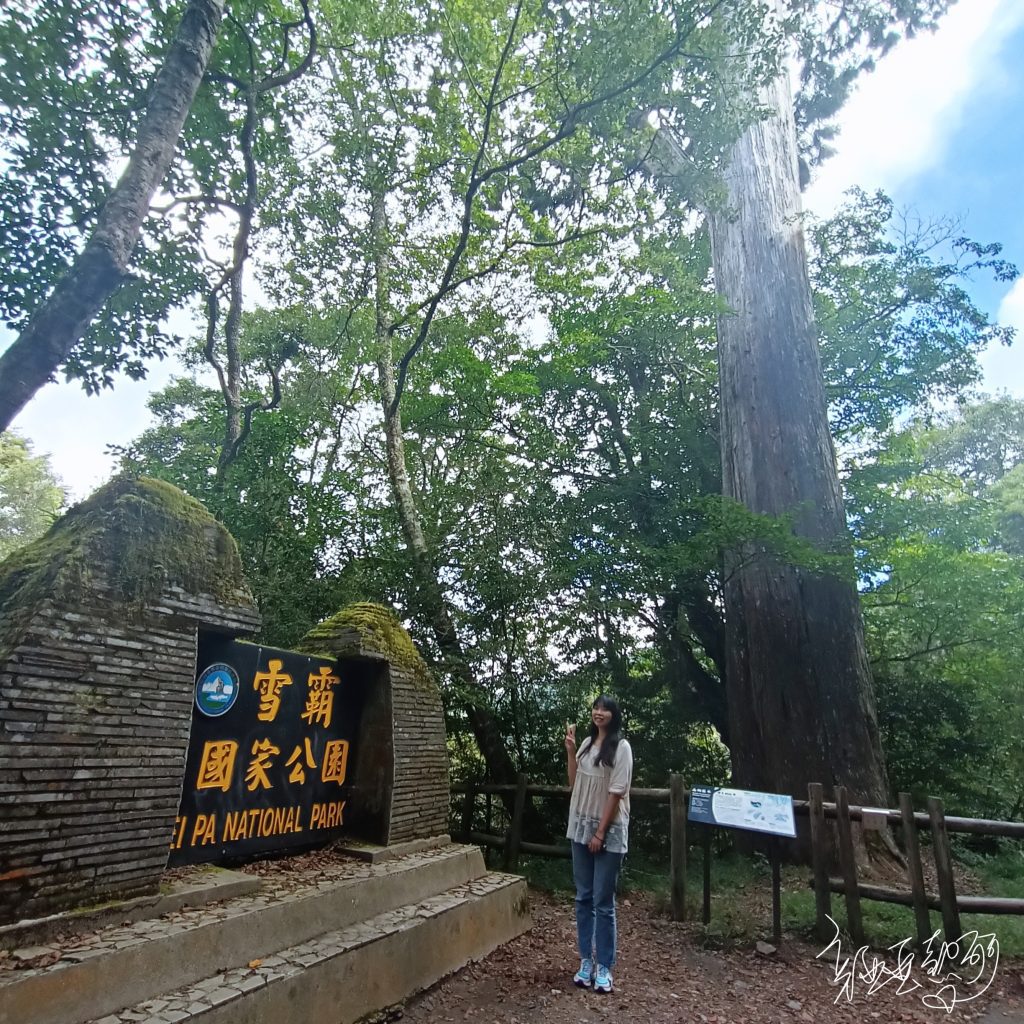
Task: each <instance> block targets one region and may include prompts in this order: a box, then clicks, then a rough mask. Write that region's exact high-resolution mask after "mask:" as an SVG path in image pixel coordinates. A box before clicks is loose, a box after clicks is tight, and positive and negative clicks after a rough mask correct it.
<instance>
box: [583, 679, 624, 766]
mask: <svg viewBox="0 0 1024 1024" xmlns="http://www.w3.org/2000/svg"><path fill="white" fill-rule="evenodd" d="M598 706H600V707H602V708H604V709H605V711H610V712H611V713H612V720H611V722H609V723H608V732H607V733H605V737H604V743H602V744H601V749H600V750H599V751H598V752H597V764H598V765H602V766H604V767H606V768H611V767H612V765H614V764H615V752H616V751H617V750H618V749H619V742H620V741H621V740H622V710H621V709H620V708H619V705H618V702H617V701H616V700H615V699H614V698H613V697H609V696H608V694H607V693H602V694H601V696H600V697H598V698H597V700H595V701H594V703H593V704H591V705H590V709H591V711H593V709H594V708H596V707H598ZM596 739H597V726H596V725H594V720H593V719H591V720H590V744H589V746H588V747H587V749H588V750H589V749H590V748H591V747H592V746H593V745H594V740H596Z"/></svg>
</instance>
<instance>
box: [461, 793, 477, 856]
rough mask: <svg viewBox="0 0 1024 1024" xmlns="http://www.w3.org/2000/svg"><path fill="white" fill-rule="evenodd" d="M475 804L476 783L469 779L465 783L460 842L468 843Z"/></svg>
mask: <svg viewBox="0 0 1024 1024" xmlns="http://www.w3.org/2000/svg"><path fill="white" fill-rule="evenodd" d="M475 803H476V783H475V782H474V781H473V780H472V779H470V780H469V781H467V783H466V795H465V797H464V798H463V803H462V841H463V842H464V843H468V842H469V841H470V833H471V832H472V831H473V807H474V805H475Z"/></svg>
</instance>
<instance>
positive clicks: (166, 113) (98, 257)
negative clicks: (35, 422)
mask: <svg viewBox="0 0 1024 1024" xmlns="http://www.w3.org/2000/svg"><path fill="white" fill-rule="evenodd" d="M223 13H224V0H191V2H190V3H189V5H188V7H187V8H186V9H185V13H184V16H183V17H182V19H181V24H180V25H179V26H178V30H177V33H176V34H175V37H174V41H173V42H172V44H171V47H170V49H169V50H168V52H167V57H166V59H165V61H164V64H163V66H162V67H161V69H160V71H159V72H158V73H157V76H156V79H155V81H154V83H153V89H152V95H151V98H150V100H149V103H148V105H147V107H146V113H145V115H144V117H143V119H142V123H141V124H140V126H139V133H138V137H137V138H136V140H135V148H134V150H133V151H132V155H131V159H130V160H129V163H128V167H127V168H126V169H125V172H124V174H123V175H122V176H121V179H120V181H118V183H117V185H116V186H115V187H114V189H113V191H112V192H111V193H110V196H109V197H108V198H107V201H106V202H105V203H104V205H103V209H102V210H101V211H100V214H99V218H98V220H97V223H96V228H95V230H94V231H93V233H92V235H91V237H90V238H89V240H88V242H86V245H85V248H84V249H83V250H82V252H81V254H80V255H79V256H78V258H77V259H76V260H75V262H74V263H73V264H72V265H71V267H70V268H69V269H68V270H67V272H66V273H65V274H64V276H63V277H62V278H61V279H60V280H59V281H58V282H57V285H56V286H55V288H54V289H53V291H52V292H51V294H50V296H49V297H48V298H47V299H46V300H45V301H44V302H43V303H42V304H41V305H40V306H39V308H38V309H37V310H36V311H35V312H34V313H33V315H32V317H31V319H30V320H29V322H28V323H27V324H26V325H25V328H24V330H22V332H21V333H20V334H19V335H18V337H17V338H16V339H15V341H14V342H13V343H12V344H11V346H10V347H9V348H8V349H7V351H6V352H4V353H3V355H2V356H0V430H5V429H6V428H7V427H8V426H9V425H10V423H11V421H12V420H13V419H14V418H15V416H17V415H18V413H19V412H20V411H21V410H22V409H23V408H24V407H25V405H26V404H27V403H28V401H29V400H30V399H31V398H32V396H33V395H34V394H35V393H36V392H37V391H38V390H39V389H40V388H41V387H42V386H43V385H44V384H45V383H46V382H47V381H48V380H50V378H51V377H52V376H53V374H54V373H56V371H57V370H58V369H59V368H60V366H61V364H62V363H63V362H64V361H65V360H66V359H67V357H68V354H69V353H70V352H71V350H72V349H73V348H74V346H75V345H76V344H77V342H78V341H79V340H81V338H82V336H83V335H84V334H85V332H86V331H87V330H88V329H89V325H90V324H91V323H92V321H93V319H94V318H95V317H96V314H97V313H99V311H100V310H101V309H102V308H103V305H104V303H105V302H106V301H107V300H108V299H109V298H110V296H111V295H112V294H113V293H114V291H115V290H116V289H117V287H118V286H119V285H120V283H121V281H122V280H123V278H124V275H125V272H126V271H127V269H128V264H129V260H130V259H131V254H132V250H133V249H134V248H135V245H136V243H137V242H138V238H139V232H140V230H141V228H142V222H143V220H144V219H145V217H146V214H147V212H148V210H149V205H150V202H151V201H152V198H153V195H154V193H155V192H156V190H157V188H158V187H159V186H160V182H161V181H163V179H164V177H165V176H166V174H167V171H168V169H169V168H170V166H171V161H172V159H173V157H174V150H175V147H176V146H177V144H178V139H179V137H180V136H181V130H182V127H183V126H184V124H185V118H186V117H187V116H188V112H189V109H190V108H191V106H192V101H193V99H194V98H195V94H196V90H197V89H198V88H199V83H200V82H201V81H202V79H203V74H204V73H205V71H206V66H207V64H208V63H209V60H210V54H211V53H212V52H213V47H214V43H215V42H216V38H217V30H218V28H219V26H220V21H221V17H222V16H223Z"/></svg>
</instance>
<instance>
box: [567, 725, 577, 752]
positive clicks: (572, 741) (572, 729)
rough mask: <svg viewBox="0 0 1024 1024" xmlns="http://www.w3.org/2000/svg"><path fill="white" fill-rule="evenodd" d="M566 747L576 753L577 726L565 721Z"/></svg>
mask: <svg viewBox="0 0 1024 1024" xmlns="http://www.w3.org/2000/svg"><path fill="white" fill-rule="evenodd" d="M565 749H566V750H568V751H569V753H570V754H575V753H576V726H575V725H570V724H569V723H568V722H566V723H565Z"/></svg>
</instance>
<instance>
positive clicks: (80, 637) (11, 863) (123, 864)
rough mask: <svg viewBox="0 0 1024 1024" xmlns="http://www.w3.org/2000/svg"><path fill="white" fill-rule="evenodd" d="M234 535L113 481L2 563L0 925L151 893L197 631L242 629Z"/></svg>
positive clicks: (144, 490) (136, 483) (139, 482)
mask: <svg viewBox="0 0 1024 1024" xmlns="http://www.w3.org/2000/svg"><path fill="white" fill-rule="evenodd" d="M258 625H259V616H258V613H257V610H256V607H255V603H254V602H253V599H252V595H251V594H250V592H249V589H248V586H247V584H246V582H245V578H244V575H243V573H242V566H241V561H240V559H239V556H238V551H237V548H236V546H235V542H234V540H233V539H232V538H231V536H230V535H229V534H228V533H227V531H226V530H225V529H224V528H223V527H222V526H221V525H220V524H219V523H217V522H216V521H215V520H214V519H213V517H212V516H210V515H209V513H207V512H206V510H205V509H204V508H203V507H202V506H201V505H200V504H199V503H198V502H196V501H194V500H193V499H191V498H189V497H188V496H187V495H185V494H183V493H182V492H181V491H179V490H177V489H176V488H174V487H171V486H170V485H168V484H165V483H162V482H159V481H154V480H146V479H129V478H119V479H116V480H114V481H112V482H111V483H109V484H107V485H106V486H105V487H103V488H101V489H100V490H99V491H97V492H96V494H94V495H93V496H92V497H91V498H89V499H88V500H87V501H84V502H82V503H81V504H80V505H77V506H75V508H73V509H72V510H71V511H70V512H68V513H67V515H65V516H64V517H63V518H62V519H61V520H59V521H58V522H57V523H56V524H55V525H54V526H53V528H52V529H51V530H50V531H49V532H48V533H47V534H46V536H44V537H43V538H41V539H40V540H38V541H36V542H35V543H34V544H31V545H29V546H28V547H26V548H24V549H22V550H20V551H17V552H15V553H14V554H13V555H12V556H11V557H10V558H8V559H7V560H6V561H5V562H4V563H3V564H0V793H2V795H3V796H2V799H0V834H2V835H3V841H2V844H0V923H7V922H10V921H15V920H20V919H24V918H28V917H38V916H42V915H44V914H48V913H53V912H55V911H59V910H65V909H69V908H71V907H75V906H78V905H82V904H91V903H96V902H100V901H102V900H105V899H111V898H123V897H127V896H132V895H139V894H142V893H150V892H155V891H156V889H157V886H158V884H159V880H160V876H161V874H162V872H163V870H164V867H165V864H166V861H167V853H168V846H169V842H170V838H171V835H172V832H173V827H174V821H175V817H176V815H177V812H178V805H179V800H180V796H181V786H182V777H183V772H184V767H185V754H186V750H187V746H188V737H189V728H190V722H191V714H192V700H193V693H194V686H195V671H196V664H195V662H196V641H197V635H198V630H199V629H200V628H202V629H209V630H215V631H218V632H223V633H226V634H229V635H234V636H237V635H245V634H250V633H252V632H254V631H255V630H256V629H257V628H258Z"/></svg>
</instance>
